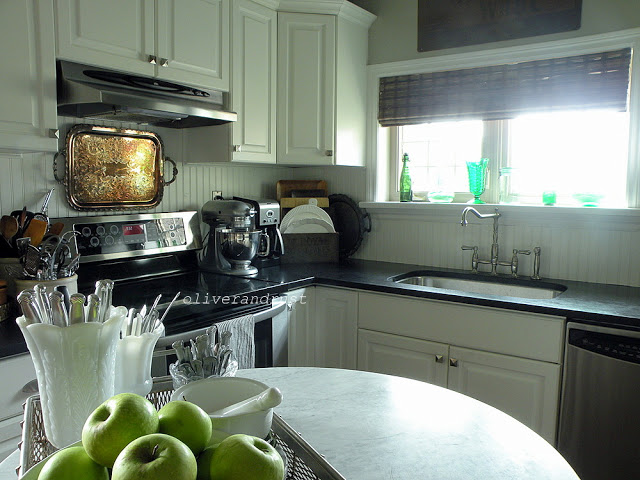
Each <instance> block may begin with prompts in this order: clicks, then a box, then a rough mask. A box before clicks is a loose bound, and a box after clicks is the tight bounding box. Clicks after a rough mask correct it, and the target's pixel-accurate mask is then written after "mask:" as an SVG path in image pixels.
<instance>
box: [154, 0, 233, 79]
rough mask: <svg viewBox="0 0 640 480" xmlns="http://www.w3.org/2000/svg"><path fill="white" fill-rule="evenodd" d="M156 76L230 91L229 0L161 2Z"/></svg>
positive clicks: (165, 0)
mask: <svg viewBox="0 0 640 480" xmlns="http://www.w3.org/2000/svg"><path fill="white" fill-rule="evenodd" d="M157 5H158V12H157V17H158V23H157V25H156V28H157V39H158V45H157V48H156V54H157V55H158V69H157V75H158V77H159V78H162V79H164V80H169V81H172V82H177V83H184V84H187V85H195V86H199V87H202V88H209V89H217V90H224V91H228V90H229V0H188V1H185V0H158V2H157Z"/></svg>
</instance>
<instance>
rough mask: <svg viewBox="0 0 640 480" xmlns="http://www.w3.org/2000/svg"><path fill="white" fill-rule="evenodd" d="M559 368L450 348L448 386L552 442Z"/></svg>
mask: <svg viewBox="0 0 640 480" xmlns="http://www.w3.org/2000/svg"><path fill="white" fill-rule="evenodd" d="M560 371H561V367H560V365H558V364H555V363H548V362H540V361H537V360H530V359H525V358H518V357H512V356H509V355H498V354H495V353H488V352H482V351H478V350H471V349H468V348H459V347H454V346H452V347H450V349H449V380H448V383H447V386H448V388H450V389H451V390H455V391H456V392H460V393H463V394H465V395H468V396H469V397H473V398H475V399H477V400H480V401H481V402H484V403H487V404H489V405H491V406H493V407H495V408H497V409H498V410H501V411H503V412H505V413H507V414H509V415H511V416H512V417H514V418H515V419H517V420H519V421H520V422H522V423H524V424H525V425H526V426H527V427H529V428H531V429H532V430H533V431H534V432H537V433H538V434H539V435H540V436H542V437H544V438H545V439H546V440H547V441H548V442H549V443H551V444H554V443H555V437H556V424H557V416H558V401H559V393H560Z"/></svg>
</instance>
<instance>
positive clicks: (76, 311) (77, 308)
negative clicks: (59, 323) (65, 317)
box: [69, 293, 85, 325]
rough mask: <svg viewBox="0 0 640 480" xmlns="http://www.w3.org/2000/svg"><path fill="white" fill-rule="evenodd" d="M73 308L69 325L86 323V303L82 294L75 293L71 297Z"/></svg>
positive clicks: (70, 312) (70, 311)
mask: <svg viewBox="0 0 640 480" xmlns="http://www.w3.org/2000/svg"><path fill="white" fill-rule="evenodd" d="M69 301H70V303H71V308H70V310H69V325H76V324H78V323H84V301H85V296H84V295H83V294H82V293H74V294H72V295H71V296H70V297H69Z"/></svg>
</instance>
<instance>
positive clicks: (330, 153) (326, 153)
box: [324, 150, 333, 157]
mask: <svg viewBox="0 0 640 480" xmlns="http://www.w3.org/2000/svg"><path fill="white" fill-rule="evenodd" d="M324 155H325V156H326V157H333V150H325V151H324Z"/></svg>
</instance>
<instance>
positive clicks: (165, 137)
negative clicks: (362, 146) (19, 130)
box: [0, 117, 365, 217]
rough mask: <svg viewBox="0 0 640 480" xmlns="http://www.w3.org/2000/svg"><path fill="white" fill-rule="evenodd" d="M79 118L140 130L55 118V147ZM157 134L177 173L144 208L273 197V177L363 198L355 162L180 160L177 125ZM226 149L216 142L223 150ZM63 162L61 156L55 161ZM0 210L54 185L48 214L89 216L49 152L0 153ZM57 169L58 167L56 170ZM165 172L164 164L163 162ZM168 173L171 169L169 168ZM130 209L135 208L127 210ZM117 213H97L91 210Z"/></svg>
mask: <svg viewBox="0 0 640 480" xmlns="http://www.w3.org/2000/svg"><path fill="white" fill-rule="evenodd" d="M78 123H92V124H96V125H108V126H115V127H119V128H133V129H138V130H141V129H143V128H140V127H139V126H136V125H134V124H129V123H118V122H87V121H86V120H84V119H75V118H70V117H59V119H58V124H59V126H60V147H61V148H62V147H63V145H64V139H65V137H66V134H67V131H68V130H69V128H70V127H71V126H73V125H75V124H78ZM149 130H153V131H154V132H156V133H158V134H159V135H160V137H161V138H162V141H163V144H164V148H165V154H166V155H167V156H169V157H171V158H172V159H173V160H174V161H175V162H176V164H177V166H178V171H179V173H178V178H177V179H176V181H175V182H174V183H172V184H171V185H168V186H167V187H165V189H164V197H163V200H162V202H161V203H160V205H158V206H157V207H155V208H154V209H150V210H142V211H145V212H170V211H176V210H198V211H199V210H200V209H201V208H202V205H203V204H204V203H205V202H207V201H208V200H210V199H211V192H212V191H214V190H221V191H222V193H223V195H224V196H225V197H231V196H233V195H236V196H243V197H248V198H274V199H275V196H276V182H277V181H278V180H292V179H314V180H315V179H319V180H326V181H327V184H328V186H329V191H330V193H344V194H347V195H350V196H351V197H352V198H353V199H354V200H356V201H362V200H364V199H365V198H364V192H365V170H364V168H355V167H299V168H292V167H279V166H275V165H264V166H263V165H254V164H251V165H246V164H237V163H216V159H217V158H218V156H219V152H217V151H208V152H207V154H206V157H205V156H204V155H203V157H202V158H201V159H198V160H199V161H198V163H185V162H183V161H182V158H183V155H184V151H185V149H187V148H189V146H188V145H185V144H184V143H183V136H182V134H181V131H180V130H173V129H160V128H149ZM227 148H229V146H228V145H224V144H221V145H220V149H221V150H220V151H222V149H227ZM60 162H63V160H60ZM0 167H1V169H2V170H0V172H1V173H0V212H1V213H2V214H3V215H6V214H8V213H10V212H11V211H12V210H17V209H21V208H22V206H23V205H26V206H27V208H28V209H29V210H31V211H34V210H36V209H39V208H40V205H41V204H42V200H43V198H44V196H45V194H46V193H47V192H48V191H49V189H51V188H52V187H55V188H56V191H55V192H54V195H53V197H52V198H51V202H50V204H49V215H50V216H51V217H74V216H83V215H92V214H93V213H91V212H78V211H76V210H73V209H72V208H71V207H70V206H69V204H68V202H67V199H66V194H65V191H64V186H63V185H61V184H59V183H57V182H56V181H55V179H54V176H53V168H52V167H53V155H50V154H25V155H22V156H19V155H16V156H11V155H8V156H7V155H2V154H0ZM58 171H59V172H60V173H61V172H62V169H60V168H59V169H58ZM167 172H169V167H167ZM168 175H169V176H170V175H171V174H170V173H168ZM128 212H129V213H133V212H134V210H129V211H128ZM116 213H120V212H96V213H95V215H105V214H116Z"/></svg>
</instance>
